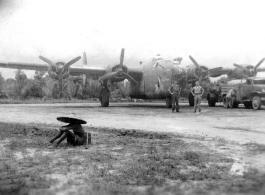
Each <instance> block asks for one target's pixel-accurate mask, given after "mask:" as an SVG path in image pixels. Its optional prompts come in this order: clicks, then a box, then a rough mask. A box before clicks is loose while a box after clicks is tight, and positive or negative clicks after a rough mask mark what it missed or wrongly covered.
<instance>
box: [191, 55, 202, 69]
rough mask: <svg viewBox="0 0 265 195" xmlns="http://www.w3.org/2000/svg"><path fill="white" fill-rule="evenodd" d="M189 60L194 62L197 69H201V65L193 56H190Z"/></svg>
mask: <svg viewBox="0 0 265 195" xmlns="http://www.w3.org/2000/svg"><path fill="white" fill-rule="evenodd" d="M189 58H190V60H191V61H192V62H193V64H194V65H195V66H197V68H199V69H201V68H200V66H199V64H198V63H197V62H196V61H195V60H194V58H193V57H192V56H189Z"/></svg>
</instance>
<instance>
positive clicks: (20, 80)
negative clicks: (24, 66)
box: [15, 69, 27, 98]
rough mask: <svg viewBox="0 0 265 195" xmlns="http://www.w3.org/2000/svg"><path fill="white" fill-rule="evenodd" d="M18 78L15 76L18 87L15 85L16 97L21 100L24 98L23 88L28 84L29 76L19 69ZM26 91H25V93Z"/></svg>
mask: <svg viewBox="0 0 265 195" xmlns="http://www.w3.org/2000/svg"><path fill="white" fill-rule="evenodd" d="M15 74H16V76H15V81H16V85H15V91H16V96H17V97H19V98H21V97H22V88H23V87H24V86H25V85H26V83H27V75H26V74H25V73H24V72H23V71H21V70H20V69H18V70H17V71H16V72H15ZM24 91H25V90H23V92H24Z"/></svg>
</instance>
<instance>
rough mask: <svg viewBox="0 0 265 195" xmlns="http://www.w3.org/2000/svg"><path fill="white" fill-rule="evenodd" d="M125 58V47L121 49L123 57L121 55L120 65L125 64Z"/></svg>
mask: <svg viewBox="0 0 265 195" xmlns="http://www.w3.org/2000/svg"><path fill="white" fill-rule="evenodd" d="M123 60H124V48H122V49H121V57H120V65H121V66H122V65H123Z"/></svg>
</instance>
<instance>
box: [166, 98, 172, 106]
mask: <svg viewBox="0 0 265 195" xmlns="http://www.w3.org/2000/svg"><path fill="white" fill-rule="evenodd" d="M166 107H167V108H172V99H171V98H166Z"/></svg>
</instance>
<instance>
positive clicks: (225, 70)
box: [209, 68, 232, 77]
mask: <svg viewBox="0 0 265 195" xmlns="http://www.w3.org/2000/svg"><path fill="white" fill-rule="evenodd" d="M231 71H232V69H231V68H220V69H218V70H212V71H209V76H210V77H219V76H221V75H224V74H229V73H230V72H231Z"/></svg>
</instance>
